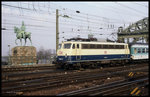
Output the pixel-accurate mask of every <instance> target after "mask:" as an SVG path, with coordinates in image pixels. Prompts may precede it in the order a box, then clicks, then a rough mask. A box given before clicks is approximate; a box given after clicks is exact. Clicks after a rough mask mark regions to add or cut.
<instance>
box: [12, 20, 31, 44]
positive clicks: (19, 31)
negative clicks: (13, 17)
mask: <svg viewBox="0 0 150 97" xmlns="http://www.w3.org/2000/svg"><path fill="white" fill-rule="evenodd" d="M25 29H26V28H25V25H24V22H23V21H22V26H21V28H20V29H19V28H18V27H16V26H15V27H14V33H16V37H17V39H20V42H21V46H22V39H24V40H25V44H24V46H25V45H26V39H27V38H28V39H29V40H30V43H31V45H32V41H31V32H26V31H25ZM17 39H16V40H15V43H16V45H18V44H17V42H16V41H17Z"/></svg>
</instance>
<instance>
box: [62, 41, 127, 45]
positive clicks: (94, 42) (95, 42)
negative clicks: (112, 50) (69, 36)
mask: <svg viewBox="0 0 150 97" xmlns="http://www.w3.org/2000/svg"><path fill="white" fill-rule="evenodd" d="M63 43H87V44H122V45H127V43H117V42H100V41H91V42H87V41H64V42H63Z"/></svg>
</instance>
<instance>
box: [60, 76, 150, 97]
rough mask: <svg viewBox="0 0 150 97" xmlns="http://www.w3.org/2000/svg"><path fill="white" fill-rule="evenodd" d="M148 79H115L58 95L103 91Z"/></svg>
mask: <svg viewBox="0 0 150 97" xmlns="http://www.w3.org/2000/svg"><path fill="white" fill-rule="evenodd" d="M147 80H149V78H143V79H138V80H134V81H129V82H128V81H127V80H120V81H115V82H111V83H108V84H103V85H98V86H94V87H90V88H85V89H81V90H76V91H71V92H67V93H62V94H58V95H57V96H72V95H83V94H84V95H87V94H88V93H91V92H95V91H101V90H102V89H110V88H113V87H118V86H123V85H131V84H135V83H140V82H143V81H147ZM103 92H104V91H101V92H99V93H96V94H93V95H99V94H101V93H103ZM93 95H92V96H93Z"/></svg>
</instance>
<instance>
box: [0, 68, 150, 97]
mask: <svg viewBox="0 0 150 97" xmlns="http://www.w3.org/2000/svg"><path fill="white" fill-rule="evenodd" d="M112 70H113V69H112ZM110 71H111V69H110V70H108V72H107V73H106V72H103V73H102V72H88V73H87V72H82V73H75V74H66V75H57V76H47V77H43V78H37V79H32V80H22V81H21V80H18V81H17V80H15V81H3V82H2V93H3V94H7V93H12V92H13V93H18V92H26V91H35V90H40V89H46V88H52V87H58V86H63V85H68V84H76V83H82V82H86V81H91V80H94V79H102V78H107V77H110V76H121V75H123V74H126V73H127V72H130V71H132V72H147V71H148V68H147V67H143V68H138V69H134V70H128V69H127V68H126V70H124V71H121V70H119V71H116V70H115V71H112V72H110Z"/></svg>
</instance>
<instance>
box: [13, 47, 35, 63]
mask: <svg viewBox="0 0 150 97" xmlns="http://www.w3.org/2000/svg"><path fill="white" fill-rule="evenodd" d="M11 62H12V65H32V64H36V48H35V47H34V46H16V47H14V48H12V50H11Z"/></svg>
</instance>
